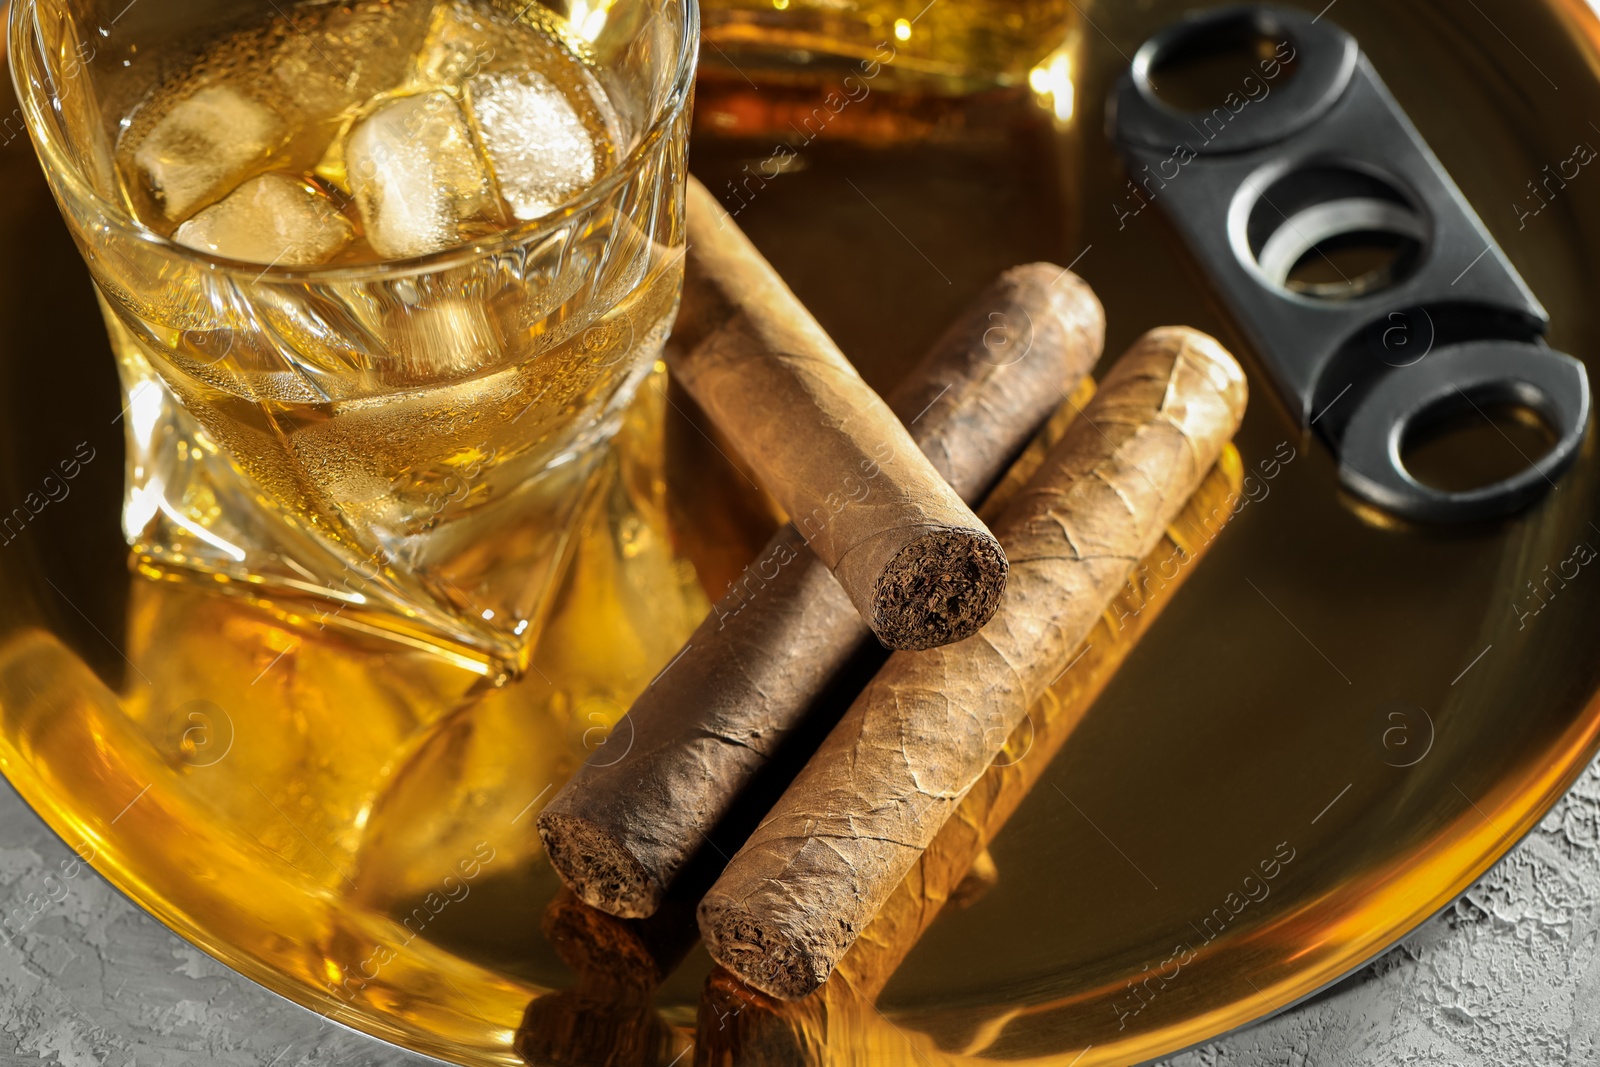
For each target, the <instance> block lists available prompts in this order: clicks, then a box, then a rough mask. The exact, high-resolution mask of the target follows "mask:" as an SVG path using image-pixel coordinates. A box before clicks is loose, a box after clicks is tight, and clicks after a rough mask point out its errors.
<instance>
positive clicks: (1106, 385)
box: [700, 328, 1246, 999]
mask: <svg viewBox="0 0 1600 1067" xmlns="http://www.w3.org/2000/svg"><path fill="white" fill-rule="evenodd" d="M1245 396H1246V389H1245V381H1244V375H1243V373H1242V372H1241V371H1240V370H1239V366H1238V364H1237V363H1235V362H1234V360H1233V357H1232V356H1230V355H1229V354H1228V353H1227V352H1226V351H1225V350H1223V348H1222V347H1221V346H1220V345H1219V344H1217V342H1216V341H1215V340H1213V339H1212V338H1210V337H1207V336H1206V335H1205V334H1202V333H1199V332H1197V331H1194V330H1189V329H1184V328H1166V329H1160V330H1155V331H1152V332H1151V333H1148V334H1146V335H1145V336H1144V337H1143V338H1141V339H1140V340H1139V341H1138V342H1137V343H1136V344H1135V345H1134V347H1133V348H1132V349H1131V350H1130V351H1129V352H1128V354H1127V355H1126V356H1124V357H1123V358H1122V359H1121V360H1120V361H1119V362H1118V363H1117V365H1116V366H1115V367H1114V368H1113V369H1112V371H1111V373H1110V374H1109V375H1108V376H1107V378H1106V380H1105V381H1104V382H1103V383H1102V385H1101V387H1100V390H1099V392H1098V393H1097V394H1096V396H1095V400H1094V402H1093V403H1092V404H1091V405H1090V406H1089V408H1088V409H1087V411H1086V412H1085V413H1084V417H1082V418H1081V419H1079V420H1077V421H1075V422H1074V423H1073V424H1072V426H1071V427H1069V429H1068V430H1067V434H1066V436H1065V437H1063V438H1062V440H1061V442H1060V444H1058V445H1057V446H1056V447H1055V449H1053V450H1052V452H1051V455H1050V457H1049V459H1048V460H1047V461H1046V463H1045V465H1044V466H1043V467H1042V468H1041V469H1040V471H1039V473H1038V474H1037V475H1035V476H1034V478H1033V479H1032V480H1031V481H1030V482H1029V483H1028V485H1027V486H1026V487H1025V488H1024V489H1023V491H1022V493H1021V494H1020V495H1019V496H1018V498H1017V499H1016V500H1015V501H1013V502H1012V504H1011V506H1010V507H1009V508H1008V509H1007V510H1006V512H1005V515H1004V516H1003V517H1002V519H1001V521H1000V523H999V530H1000V532H1001V533H1000V535H1001V537H1002V538H1003V541H1004V543H1005V544H1007V545H1008V546H1009V549H1010V555H1011V560H1012V577H1011V583H1010V588H1009V590H1008V591H1007V593H1006V598H1005V603H1004V605H1003V607H1002V609H1001V611H1000V612H999V613H998V614H997V615H996V617H995V619H994V620H993V621H992V622H991V623H990V624H989V625H988V626H986V627H985V628H984V629H983V632H982V633H981V634H979V635H978V636H976V637H974V638H972V639H971V640H968V641H963V642H961V643H960V644H958V645H952V646H948V647H945V648H940V649H936V650H933V651H929V652H923V653H919V654H916V655H910V654H905V653H902V654H899V655H896V656H893V657H891V658H890V660H889V662H888V664H887V665H886V666H885V667H884V669H883V670H882V671H880V672H879V674H878V676H877V677H876V678H875V679H874V680H873V682H872V684H871V685H869V686H868V687H867V689H866V690H865V691H864V692H863V693H862V694H861V696H860V697H859V698H857V700H856V702H855V703H854V704H853V705H852V706H851V708H850V710H849V711H848V712H847V713H846V714H845V717H844V718H843V719H842V720H841V721H840V723H839V725H838V726H837V727H835V728H834V730H833V732H832V733H831V734H829V736H828V739H827V740H826V741H825V742H824V743H823V745H822V747H821V748H820V749H819V751H818V752H817V754H816V755H815V756H814V757H813V758H812V759H811V761H810V762H809V763H808V764H807V765H806V768H805V770H804V771H803V772H802V773H801V774H800V775H799V776H798V777H797V778H796V779H795V781H794V784H793V785H791V786H790V787H789V790H788V792H786V793H785V794H784V796H783V798H782V799H781V800H780V801H779V802H778V804H777V805H776V806H775V807H774V808H773V809H772V811H771V812H770V813H769V814H768V815H767V817H766V819H765V820H763V822H762V823H761V825H760V826H759V827H758V828H757V830H756V831H755V833H754V834H753V835H752V836H751V838H750V840H749V841H748V842H747V843H746V844H745V846H744V847H743V848H742V849H741V850H740V851H739V853H738V854H737V855H736V856H734V858H733V860H732V861H731V862H730V863H729V864H728V867H727V869H726V870H725V871H724V872H723V874H722V877H721V878H720V879H718V881H717V883H716V884H715V885H714V886H713V887H712V888H711V891H710V892H709V893H708V894H707V895H706V898H705V899H704V900H703V901H702V902H701V904H700V932H701V935H702V936H703V937H704V938H705V940H706V945H707V948H708V949H709V950H710V952H711V955H712V957H713V958H714V959H716V961H717V962H718V963H720V964H722V965H723V966H724V967H726V968H728V970H730V971H732V972H733V973H734V974H736V975H738V976H739V977H740V978H741V979H743V980H744V981H745V982H747V983H749V984H750V985H752V986H754V987H755V988H756V989H759V990H761V991H762V992H765V993H769V994H771V995H773V996H776V997H779V998H783V999H794V998H798V997H803V996H805V995H806V994H808V993H810V992H811V991H813V990H814V989H816V988H817V987H818V986H819V985H820V984H822V983H823V982H825V981H826V980H827V979H828V976H829V975H830V974H832V973H833V969H834V967H835V966H836V965H837V964H838V962H839V959H840V957H841V956H843V955H844V953H845V951H846V950H847V949H848V948H849V947H850V945H851V944H852V943H853V942H854V941H855V940H856V937H857V935H858V934H859V933H860V932H861V930H862V929H863V928H864V927H865V926H866V925H867V923H868V922H870V921H871V919H872V918H873V916H874V915H875V914H876V913H877V911H878V909H879V908H880V907H881V906H882V904H883V903H884V901H885V900H886V899H887V898H888V897H889V896H890V894H891V893H892V892H893V891H894V889H895V887H896V886H897V885H899V884H900V881H901V879H903V878H904V877H905V876H906V874H907V872H909V871H910V870H911V869H912V868H913V867H914V866H915V864H916V862H917V860H918V859H919V858H920V857H921V856H922V854H923V851H924V850H925V849H926V848H927V847H928V845H929V843H930V842H932V840H933V839H934V836H935V835H936V834H937V833H938V832H939V830H940V828H941V827H942V826H943V825H944V824H945V821H946V819H947V818H948V817H949V816H950V814H951V812H953V811H954V810H955V809H956V807H957V806H958V805H959V804H960V803H961V800H962V798H963V797H965V796H966V795H967V793H968V791H969V790H970V789H972V787H973V786H974V785H975V784H976V783H977V782H978V781H980V780H981V779H982V777H983V774H984V771H985V770H986V769H987V768H988V766H989V765H990V763H991V762H992V761H993V760H994V758H995V756H996V754H997V753H998V752H999V751H1000V750H1001V748H1002V747H1003V745H1004V744H1005V742H1006V739H1007V738H1008V737H1009V736H1010V734H1011V732H1012V730H1013V729H1014V728H1015V727H1016V726H1017V725H1018V724H1019V723H1021V722H1022V721H1023V720H1024V718H1025V716H1026V714H1027V711H1028V709H1029V708H1030V707H1032V706H1033V704H1034V703H1035V702H1036V701H1037V700H1038V699H1039V698H1040V697H1041V696H1042V695H1043V694H1044V692H1045V691H1046V689H1047V688H1048V687H1049V685H1050V683H1051V681H1052V680H1053V679H1054V678H1055V677H1056V676H1057V675H1059V674H1060V673H1061V671H1062V670H1064V669H1065V668H1066V667H1067V666H1068V664H1069V663H1070V662H1071V656H1072V655H1073V654H1074V651H1075V650H1076V649H1077V648H1078V647H1079V645H1081V643H1082V642H1083V640H1084V639H1085V637H1087V635H1088V633H1089V631H1090V630H1091V629H1092V628H1093V626H1094V624H1095V621H1096V620H1097V619H1098V618H1099V617H1100V614H1101V613H1102V612H1103V611H1105V609H1106V608H1107V606H1108V605H1109V604H1110V603H1111V602H1112V600H1113V599H1114V598H1115V597H1116V595H1117V594H1118V592H1119V591H1120V590H1121V589H1122V587H1123V584H1124V582H1125V581H1126V580H1127V577H1128V575H1129V573H1130V572H1131V571H1132V570H1133V569H1134V568H1135V566H1136V565H1137V564H1138V562H1139V561H1140V560H1141V559H1143V558H1144V557H1145V556H1146V555H1148V554H1149V552H1150V551H1151V549H1153V548H1154V547H1155V546H1156V544H1157V543H1158V542H1159V541H1160V539H1161V536H1162V531H1163V530H1164V529H1165V528H1166V527H1167V526H1168V525H1169V524H1170V523H1171V522H1172V520H1173V519H1174V518H1175V517H1176V515H1177V514H1178V512H1179V511H1180V510H1181V509H1182V508H1183V506H1184V503H1185V502H1186V501H1187V500H1188V499H1189V497H1190V496H1191V495H1192V494H1193V492H1194V491H1195V489H1196V488H1197V487H1198V486H1199V484H1200V481H1201V479H1202V478H1203V477H1204V476H1205V474H1206V472H1207V471H1208V470H1210V469H1211V466H1212V465H1213V464H1214V463H1215V462H1216V460H1217V457H1218V456H1219V455H1220V454H1221V452H1222V449H1223V447H1224V446H1225V445H1226V444H1227V442H1228V440H1229V438H1231V437H1232V436H1233V433H1234V431H1235V430H1236V429H1237V428H1238V425H1239V420H1240V418H1241V417H1242V416H1243V413H1244V406H1245Z"/></svg>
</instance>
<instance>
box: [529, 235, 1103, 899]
mask: <svg viewBox="0 0 1600 1067" xmlns="http://www.w3.org/2000/svg"><path fill="white" fill-rule="evenodd" d="M1103 339H1104V317H1103V314H1102V312H1101V310H1100V305H1099V302H1098V301H1097V300H1096V299H1095V297H1094V294H1093V292H1092V291H1091V290H1090V289H1089V287H1088V286H1087V285H1086V284H1085V283H1084V282H1083V281H1082V280H1081V279H1079V278H1078V277H1077V276H1076V275H1073V274H1069V273H1066V272H1064V271H1062V270H1061V269H1060V268H1059V267H1055V266H1053V265H1051V264H1044V263H1039V264H1031V265H1028V266H1024V267H1018V268H1016V269H1014V270H1011V271H1008V272H1006V273H1005V274H1003V275H1001V277H1000V278H999V279H998V280H997V281H996V282H995V283H994V284H993V285H992V286H990V287H989V289H988V290H987V291H986V292H985V293H984V294H983V295H981V296H980V297H978V299H977V300H975V301H974V302H973V304H972V305H971V306H970V307H969V308H968V309H967V310H966V311H965V312H964V313H963V314H962V315H961V316H960V317H959V318H958V319H957V320H956V322H955V323H954V324H953V325H952V326H951V327H950V329H949V330H948V331H947V332H946V333H945V335H944V336H943V337H942V338H941V339H940V340H939V342H938V343H937V344H935V345H934V347H933V348H932V349H931V350H930V351H929V353H928V355H927V357H926V358H925V359H924V361H923V362H922V364H921V365H920V366H919V367H918V368H917V369H916V370H914V371H913V372H912V373H911V375H910V376H909V377H908V378H907V379H906V381H905V382H904V383H903V384H902V385H901V386H900V388H898V389H897V390H895V392H894V393H893V394H892V396H891V398H890V399H891V403H892V406H893V410H894V411H895V412H896V413H898V414H899V415H900V416H901V417H902V418H903V419H905V421H906V422H908V423H909V424H910V427H911V432H912V435H913V436H914V438H915V440H916V442H917V443H918V444H919V445H920V446H921V447H922V448H923V449H924V451H925V453H926V455H927V456H928V458H929V459H930V461H931V463H932V465H933V467H934V468H935V469H936V470H937V471H938V472H939V473H940V474H941V475H942V476H943V477H944V478H945V479H946V480H947V482H948V484H949V485H950V486H953V487H954V489H955V491H956V492H957V493H959V494H960V495H961V496H962V497H964V498H966V499H968V500H978V499H980V498H982V497H983V495H984V494H985V493H987V492H988V491H989V490H990V488H991V487H992V486H993V485H994V484H995V483H996V482H997V481H999V480H1000V479H1001V477H1002V472H1004V471H1005V470H1006V469H1007V467H1008V466H1009V465H1010V464H1011V462H1012V461H1013V460H1014V459H1015V458H1016V457H1017V455H1018V453H1019V452H1022V451H1023V450H1024V449H1025V447H1026V445H1027V442H1028V439H1029V437H1031V436H1032V435H1033V433H1034V432H1035V430H1036V429H1037V428H1038V427H1039V426H1040V425H1041V424H1042V423H1043V422H1045V421H1046V420H1047V419H1048V418H1049V415H1050V413H1051V411H1052V410H1053V409H1054V408H1055V407H1056V406H1057V405H1058V403H1059V401H1060V398H1061V394H1062V392H1063V390H1066V389H1070V388H1072V387H1073V385H1074V383H1076V382H1078V381H1080V380H1082V381H1087V376H1088V373H1089V370H1090V369H1091V368H1092V367H1093V365H1094V363H1095V361H1096V359H1097V358H1098V356H1099V353H1100V350H1101V346H1102V343H1103ZM877 648H878V645H877V643H876V642H874V641H873V640H872V638H871V634H870V632H869V631H868V630H867V628H866V625H865V624H864V623H863V622H862V619H861V616H860V614H859V613H857V611H856V609H855V607H854V606H853V605H852V604H851V602H850V599H849V597H847V596H846V595H845V593H844V590H843V589H841V588H840V586H839V583H838V582H836V581H834V579H833V576H832V575H831V574H830V573H829V572H828V568H827V567H826V566H825V565H824V564H823V563H822V561H820V560H819V559H818V558H817V556H816V555H814V554H813V553H812V552H811V550H810V549H808V548H807V546H806V544H805V540H804V538H803V537H802V536H801V534H800V533H799V531H797V530H796V529H795V528H794V527H793V526H789V527H787V528H785V529H783V530H780V531H779V532H778V534H777V535H776V536H775V537H774V538H773V540H772V541H771V543H770V544H769V545H768V546H767V548H766V549H765V550H764V551H763V552H762V553H761V554H760V555H759V556H757V557H756V560H755V562H753V563H752V564H750V566H749V567H748V568H747V569H746V572H745V575H744V576H743V577H742V578H741V579H740V580H739V581H738V582H736V583H735V584H734V586H733V587H732V588H731V589H730V590H729V592H728V594H727V596H725V597H724V598H723V599H722V601H720V602H719V603H718V604H717V605H716V606H715V607H714V608H713V610H712V612H711V614H710V615H709V616H707V618H706V620H705V621H704V622H703V623H702V624H701V625H700V627H699V629H698V630H696V631H695V633H694V635H693V636H692V637H691V638H690V639H689V642H688V644H687V645H685V646H684V649H683V651H682V652H681V653H680V654H679V655H678V657H677V658H676V659H674V660H673V661H672V662H671V663H670V664H669V665H668V667H667V668H666V669H665V670H664V671H663V672H662V674H661V675H660V676H658V677H657V678H656V680H655V681H654V682H652V683H651V685H650V687H649V688H648V689H646V690H645V692H644V693H643V694H642V695H641V696H640V697H639V699H638V700H637V701H636V702H635V703H634V705H633V708H632V709H631V710H630V711H629V713H628V714H627V716H625V717H624V718H623V719H622V720H621V721H620V722H619V723H618V724H617V726H616V727H615V728H614V730H613V736H614V737H616V738H618V739H619V740H620V741H623V742H625V743H626V744H627V745H628V746H629V747H628V748H627V749H626V753H627V754H626V755H625V756H624V757H622V758H621V759H617V758H616V757H615V755H614V754H613V749H614V748H615V747H616V746H613V745H611V744H609V743H608V744H607V745H605V746H603V747H602V748H601V749H600V750H597V752H596V753H595V754H594V755H593V756H591V757H590V759H589V761H588V762H587V763H586V764H585V765H584V766H582V767H580V768H579V769H578V772H577V773H576V774H575V775H573V777H572V778H571V780H569V781H568V782H567V784H566V786H565V787H563V789H562V790H561V792H560V793H558V794H557V795H556V797H555V799H553V800H552V801H551V802H550V803H549V805H547V806H546V808H545V809H544V811H543V812H541V813H540V816H539V833H540V835H541V836H542V837H543V839H544V844H545V851H546V853H547V854H548V855H549V857H550V862H551V864H552V865H553V866H554V867H555V869H556V871H557V873H558V874H559V875H560V876H561V878H562V880H563V881H564V882H566V884H567V885H568V886H570V887H571V888H572V889H573V890H574V892H575V893H576V894H577V895H578V897H579V898H580V899H582V900H583V901H584V902H585V903H588V904H590V905H592V906H593V907H596V908H599V909H601V910H603V911H607V912H610V913H612V914H615V915H620V916H627V917H635V918H637V917H642V916H646V915H650V914H652V913H653V912H654V911H655V910H656V908H657V907H658V906H659V904H660V902H661V900H662V898H663V895H664V894H665V893H666V892H667V890H668V888H669V887H670V886H672V885H673V884H674V883H676V882H678V881H680V880H681V878H682V876H683V872H684V870H685V868H686V867H687V866H688V865H689V864H690V863H691V861H693V860H696V859H697V857H698V859H699V862H702V863H720V862H722V861H723V860H724V859H725V857H726V855H731V854H732V852H733V851H734V850H735V849H737V848H738V846H739V845H740V844H742V843H743V841H744V838H745V836H746V835H748V833H749V832H750V831H751V830H752V829H754V827H755V823H756V820H758V819H759V818H760V817H761V815H762V814H763V813H765V811H766V810H767V807H768V806H770V804H771V803H772V801H774V800H776V799H777V797H778V795H779V794H781V792H782V791H783V789H784V788H785V787H786V786H787V785H788V783H789V779H790V778H791V777H792V776H793V774H794V773H795V772H797V771H798V769H799V767H800V766H801V765H803V763H804V759H805V757H806V756H809V754H810V751H811V749H814V748H815V747H816V745H817V744H818V743H820V742H821V740H822V737H823V736H825V735H826V733H827V730H828V729H829V728H831V726H832V725H833V721H834V720H835V719H836V718H837V717H838V715H839V714H840V713H841V712H842V710H843V709H844V708H845V707H848V706H849V703H850V700H851V699H852V698H853V697H854V696H855V693H856V692H857V691H859V688H860V684H862V683H863V682H864V680H865V678H867V677H870V675H871V673H872V672H873V671H875V670H876V668H877V666H878V665H879V664H880V663H881V660H882V654H881V652H879V653H878V654H877V655H875V656H874V655H873V654H872V653H873V652H874V650H876V649H877ZM863 659H866V660H868V662H865V663H861V662H860V661H862V660H863ZM857 664H859V666H858V667H857V669H856V670H851V669H850V668H851V667H852V666H853V665H857ZM835 709H837V710H835ZM715 873H716V872H713V874H712V877H715ZM709 884H710V882H709V880H708V881H707V882H706V885H709Z"/></svg>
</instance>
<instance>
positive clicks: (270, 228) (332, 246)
mask: <svg viewBox="0 0 1600 1067" xmlns="http://www.w3.org/2000/svg"><path fill="white" fill-rule="evenodd" d="M353 236H355V227H353V226H351V225H350V221H349V220H348V219H346V218H345V217H344V216H343V215H341V214H340V213H339V208H338V207H337V206H336V205H335V204H334V202H333V201H332V200H330V199H328V197H327V196H326V195H324V194H323V193H322V192H321V191H320V190H318V189H316V188H314V187H313V186H310V185H307V184H306V183H305V182H302V181H298V180H297V179H294V178H291V177H289V176H288V175H285V174H263V175H261V177H259V178H251V179H250V180H249V181H247V182H245V183H244V184H243V185H241V186H239V188H237V189H235V190H234V191H233V192H232V193H230V194H228V196H227V197H226V198H225V199H224V200H222V201H221V202H220V203H217V204H213V205H212V206H211V207H208V208H206V209H205V210H204V211H202V212H200V213H199V214H197V215H196V216H195V217H194V218H192V219H190V220H189V221H188V222H185V223H184V224H183V225H182V226H179V227H178V232H177V233H175V234H174V235H173V239H174V240H175V241H177V242H178V243H179V244H181V245H187V246H188V247H190V248H194V249H198V250H200V251H202V252H210V253H212V254H213V255H218V256H226V257H227V258H228V259H242V260H245V261H247V262H250V263H272V264H282V265H284V266H292V267H309V266H312V265H314V264H317V263H326V262H327V261H328V260H330V259H332V258H333V257H334V256H335V255H337V254H338V252H339V250H340V249H341V248H343V247H344V246H345V245H347V244H349V243H350V239H351V238H352V237H353Z"/></svg>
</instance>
